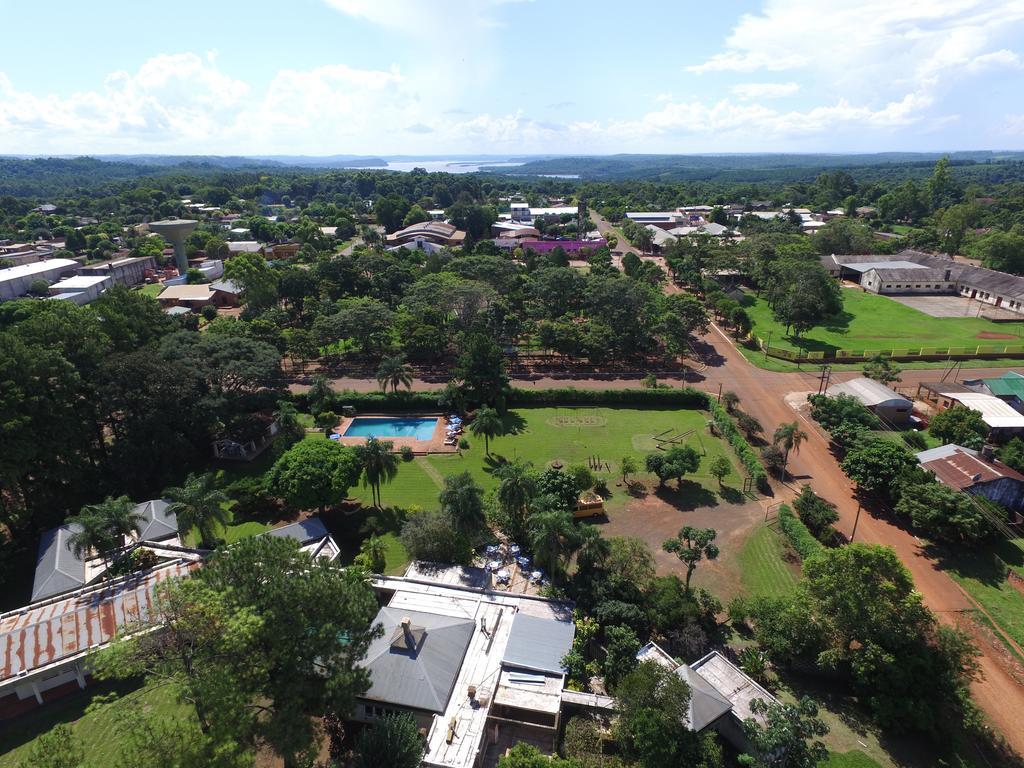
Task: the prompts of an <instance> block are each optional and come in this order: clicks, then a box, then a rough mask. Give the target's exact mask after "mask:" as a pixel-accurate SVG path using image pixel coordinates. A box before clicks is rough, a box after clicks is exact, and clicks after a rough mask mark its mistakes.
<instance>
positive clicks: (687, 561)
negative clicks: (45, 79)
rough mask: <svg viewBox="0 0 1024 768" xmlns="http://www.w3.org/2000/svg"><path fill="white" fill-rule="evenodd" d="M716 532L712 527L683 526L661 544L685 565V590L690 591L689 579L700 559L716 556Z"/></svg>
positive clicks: (710, 558) (714, 557) (715, 557)
mask: <svg viewBox="0 0 1024 768" xmlns="http://www.w3.org/2000/svg"><path fill="white" fill-rule="evenodd" d="M716 535H717V533H716V532H715V529H714V528H694V527H693V526H689V525H687V526H685V527H683V528H682V529H681V530H680V531H679V533H678V534H676V537H675V538H674V539H667V540H666V541H665V542H664V543H663V544H662V545H661V547H662V549H664V550H665V551H666V552H671V553H673V554H674V555H675V556H676V557H678V558H679V559H680V561H682V563H683V565H685V566H686V591H687V592H689V591H690V579H691V578H692V577H693V572H694V571H695V570H696V569H697V564H698V563H699V562H700V561H701V560H715V559H717V558H718V545H717V544H715V536H716Z"/></svg>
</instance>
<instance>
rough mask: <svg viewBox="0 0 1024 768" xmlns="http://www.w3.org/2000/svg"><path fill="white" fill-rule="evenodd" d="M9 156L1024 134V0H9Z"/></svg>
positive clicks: (647, 148) (5, 104) (1, 7)
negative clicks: (158, 0)
mask: <svg viewBox="0 0 1024 768" xmlns="http://www.w3.org/2000/svg"><path fill="white" fill-rule="evenodd" d="M0 19H3V26H4V29H5V31H7V32H8V34H6V35H5V39H4V45H3V46H2V47H0V153H54V154H66V153H89V152H95V153H115V152H117V153H141V152H154V153H168V154H185V153H187V154H319V155H323V154H413V155H419V154H432V155H444V154H453V153H459V154H472V153H488V154H519V153H522V154H527V153H602V154H603V153H615V152H676V153H686V152H761V151H773V152H774V151H798V152H800V151H804V152H811V151H836V152H846V151H858V152H870V151H888V150H953V149H1022V148H1024V98H1022V97H1024V0H1003V1H1002V2H998V1H996V0H862V1H861V2H858V3H850V2H837V1H836V0H760V2H756V1H755V2H738V1H736V0H722V1H721V2H715V3H703V2H695V1H694V0H675V1H674V2H673V1H664V0H633V2H630V3H622V2H615V3H612V2H606V1H605V0H589V1H588V0H288V1H287V2H275V3H271V2H263V0H246V1H245V2H241V1H240V0H239V1H237V2H234V1H230V0H206V1H205V2H197V1H194V0H176V2H175V3H173V4H167V3H159V4H157V3H148V2H139V1H138V0H133V1H132V2H127V1H122V0H99V2H94V3H81V2H73V1H72V0H56V2H51V3H26V2H23V1H15V0H0Z"/></svg>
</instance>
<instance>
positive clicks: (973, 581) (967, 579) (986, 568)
mask: <svg viewBox="0 0 1024 768" xmlns="http://www.w3.org/2000/svg"><path fill="white" fill-rule="evenodd" d="M1014 551H1015V552H1016V555H1017V558H1018V559H1016V560H1014V563H1015V568H1016V569H1019V568H1020V567H1021V561H1020V559H1019V558H1020V557H1021V556H1022V553H1021V552H1020V550H1018V549H1015V548H1013V549H1012V550H1011V548H1010V545H1005V548H1004V552H1003V554H1006V555H1008V556H1011V555H1012V552H1014ZM942 565H943V568H944V569H945V570H946V571H947V572H948V573H949V575H950V576H952V577H953V579H954V580H955V581H956V583H957V584H959V585H960V586H961V587H963V588H964V590H965V591H966V592H967V593H968V594H969V595H970V596H971V597H973V598H974V599H975V600H977V601H978V603H979V604H980V605H981V607H982V608H984V609H985V611H987V612H988V614H989V615H990V616H991V617H992V619H993V620H994V621H995V622H996V623H997V624H998V625H999V627H1000V628H1001V629H1002V630H1003V631H1004V632H1006V633H1007V634H1008V635H1009V636H1010V637H1011V638H1013V640H1014V641H1015V642H1016V643H1017V645H1019V646H1022V647H1024V584H1018V586H1014V584H1012V583H1011V582H1010V581H1009V580H1008V579H1007V577H1006V571H1007V568H1008V567H1010V566H1008V565H1007V562H1006V561H1005V560H1003V558H1002V557H1000V556H999V555H997V554H995V553H993V552H985V551H979V552H969V551H963V552H957V553H953V554H949V555H947V556H945V557H943V558H942Z"/></svg>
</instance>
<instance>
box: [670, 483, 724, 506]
mask: <svg viewBox="0 0 1024 768" xmlns="http://www.w3.org/2000/svg"><path fill="white" fill-rule="evenodd" d="M654 494H655V495H656V496H657V497H658V498H659V499H661V500H662V501H664V502H665V503H666V504H669V505H671V506H673V507H675V508H676V509H679V510H681V511H683V512H689V511H690V510H694V509H700V508H701V507H717V506H718V497H717V496H715V494H714V493H712V492H711V491H709V490H708V489H707V488H705V487H704V486H702V485H700V484H699V483H695V482H693V481H692V480H684V481H683V483H682V487H681V488H672V487H670V486H667V485H665V486H661V487H659V488H656V489H655V491H654Z"/></svg>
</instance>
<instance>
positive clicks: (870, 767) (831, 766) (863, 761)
mask: <svg viewBox="0 0 1024 768" xmlns="http://www.w3.org/2000/svg"><path fill="white" fill-rule="evenodd" d="M824 768H881V766H880V765H879V763H878V762H877V761H875V760H872V759H871V758H870V757H868V756H867V755H865V754H864V753H863V752H861V751H860V750H859V749H855V750H853V751H851V752H831V753H829V756H828V760H826V761H825V763H824Z"/></svg>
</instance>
